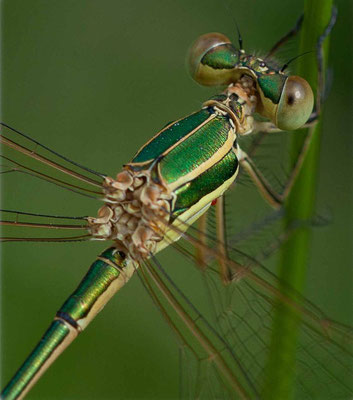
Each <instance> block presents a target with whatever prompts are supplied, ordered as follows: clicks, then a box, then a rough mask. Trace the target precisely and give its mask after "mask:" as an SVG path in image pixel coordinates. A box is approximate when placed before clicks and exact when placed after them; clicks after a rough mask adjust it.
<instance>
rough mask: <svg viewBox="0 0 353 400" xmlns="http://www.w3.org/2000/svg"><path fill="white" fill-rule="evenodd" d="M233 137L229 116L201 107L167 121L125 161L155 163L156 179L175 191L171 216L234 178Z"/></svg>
mask: <svg viewBox="0 0 353 400" xmlns="http://www.w3.org/2000/svg"><path fill="white" fill-rule="evenodd" d="M225 98H226V96H225V95H222V96H218V97H215V98H214V99H216V100H218V101H220V102H221V101H224V99H225ZM236 105H237V106H239V104H238V103H236V102H234V107H233V108H232V111H233V112H234V111H237V110H236ZM239 107H240V106H239ZM235 139H236V136H235V129H234V124H233V123H232V122H231V120H230V116H229V115H222V114H221V113H219V112H217V111H215V110H214V108H212V107H205V108H203V109H202V110H200V111H197V112H195V113H193V114H191V115H190V116H188V117H186V118H183V119H180V120H178V121H175V122H173V123H171V124H168V125H167V126H166V127H165V128H164V129H162V130H161V131H160V132H159V133H158V134H157V135H156V136H155V137H154V138H153V139H152V140H151V141H149V142H148V143H147V144H146V145H145V146H143V147H142V148H141V150H140V151H139V152H138V153H137V154H136V155H135V157H134V158H133V159H132V161H131V163H129V164H128V165H129V167H131V168H132V169H134V170H141V169H146V168H150V166H152V165H153V167H154V168H155V167H157V169H158V173H156V174H155V175H154V179H155V180H156V183H160V182H161V181H162V182H163V184H164V185H167V186H168V187H171V188H172V190H173V191H174V193H175V194H176V200H175V203H174V204H173V206H172V216H171V218H172V220H173V219H175V218H176V217H177V216H180V215H181V214H182V213H183V212H184V211H186V210H189V209H190V208H191V207H192V206H194V205H195V204H196V203H198V202H200V201H201V200H202V199H204V198H205V196H207V195H209V194H210V193H212V192H214V191H216V190H217V189H218V188H220V187H222V185H224V183H225V182H229V184H230V183H231V182H232V181H233V180H234V179H235V176H236V174H237V171H238V160H237V157H236V154H235V152H236V147H234V146H233V144H234V142H235ZM210 159H211V160H212V161H211V162H209V160H210ZM211 200H213V199H211ZM211 200H210V201H211Z"/></svg>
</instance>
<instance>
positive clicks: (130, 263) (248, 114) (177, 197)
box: [1, 34, 313, 400]
mask: <svg viewBox="0 0 353 400" xmlns="http://www.w3.org/2000/svg"><path fill="white" fill-rule="evenodd" d="M205 45H206V46H205ZM190 69H191V73H192V76H193V78H194V79H195V80H197V81H198V82H199V83H202V84H205V85H229V86H228V88H227V89H226V90H225V92H223V93H222V94H219V95H216V96H214V97H213V98H212V99H210V100H209V101H207V102H206V103H205V104H204V106H203V108H202V109H201V110H199V111H197V112H195V113H193V114H191V115H189V116H187V117H185V118H182V119H180V120H177V121H175V122H172V123H170V124H168V125H167V126H166V127H165V128H163V129H162V130H161V131H160V132H158V133H157V134H156V135H155V136H154V137H153V138H152V139H151V140H150V141H149V142H147V143H146V144H145V145H144V146H143V147H142V148H141V149H140V150H139V151H138V152H137V154H136V155H135V156H134V158H133V159H132V161H131V162H130V163H128V164H126V165H125V166H124V171H123V173H122V175H120V176H121V177H124V179H125V178H126V179H125V182H123V179H122V180H121V181H119V179H117V180H115V181H114V180H113V179H111V178H109V179H110V180H109V182H110V184H111V187H114V185H115V187H116V188H117V189H118V190H120V192H119V193H120V194H121V193H123V195H124V198H123V200H120V199H119V198H118V196H116V198H113V197H111V198H109V196H108V195H107V194H106V196H105V198H104V200H105V202H106V203H107V204H108V205H106V206H104V207H105V209H104V210H103V211H106V212H107V214H104V213H103V212H102V215H99V216H98V218H96V219H94V221H95V222H94V223H97V224H98V222H97V221H99V223H101V222H102V224H103V225H104V224H105V225H104V227H107V230H106V231H105V230H104V229H103V230H102V231H99V233H100V234H101V233H102V232H103V234H104V233H105V232H107V236H104V235H103V234H102V236H101V237H100V239H101V240H102V239H104V238H106V239H107V238H109V239H111V240H114V242H115V247H114V248H111V249H108V250H106V251H105V252H104V253H102V255H101V256H100V257H99V259H98V260H97V261H96V262H95V263H93V265H92V266H91V269H90V270H89V272H88V273H87V275H86V276H85V277H84V279H83V280H82V282H81V283H80V285H79V286H78V288H77V289H76V291H75V292H74V293H73V294H72V295H71V296H70V297H69V298H68V300H67V301H66V302H65V303H64V305H63V306H62V308H61V309H60V310H59V312H58V313H57V315H56V317H55V319H54V321H53V323H52V325H51V326H50V327H49V329H48V330H47V332H46V333H45V335H44V336H43V338H42V340H41V341H40V342H39V344H38V345H37V347H36V348H35V349H34V351H33V352H32V353H31V354H30V356H29V357H28V359H27V360H26V361H25V363H24V364H23V365H22V367H21V368H20V369H19V370H18V372H17V373H16V375H15V376H14V378H13V379H12V380H11V381H10V383H9V384H8V386H7V387H6V388H5V389H4V390H3V392H2V394H1V399H3V400H10V399H11V400H12V399H19V398H22V397H23V396H24V395H25V394H26V393H27V392H28V390H29V389H30V388H31V386H33V384H34V383H35V382H36V381H37V380H38V378H39V377H40V376H41V375H42V373H43V372H44V371H45V370H46V369H47V368H48V366H49V365H50V364H51V363H52V362H53V361H54V360H55V358H56V357H57V356H58V355H59V354H60V353H61V352H62V351H63V350H64V349H65V348H66V347H67V346H68V345H69V344H70V343H71V342H72V340H74V339H75V338H76V337H77V335H78V334H79V333H80V332H81V331H82V330H83V329H84V328H85V327H86V326H87V325H88V324H89V322H90V321H91V320H92V319H93V318H94V317H95V315H96V314H97V313H98V312H99V311H100V310H101V309H102V308H103V307H104V305H105V304H106V303H107V302H108V301H109V299H110V298H111V297H112V296H113V295H114V294H115V293H116V292H117V291H118V290H119V289H120V288H121V287H122V286H123V285H124V284H125V283H126V282H127V281H128V280H129V279H130V277H131V276H132V275H133V273H134V271H135V270H136V268H137V267H138V263H139V261H141V260H142V261H143V258H141V259H139V258H138V257H136V256H135V254H133V252H131V251H129V250H128V249H129V246H128V244H129V243H126V240H125V238H126V237H128V238H129V240H130V239H131V240H130V242H131V243H132V244H133V245H135V242H134V240H135V239H136V237H137V236H138V238H139V239H141V238H144V237H146V236H147V234H150V233H151V232H153V233H154V231H153V229H155V231H157V230H158V229H159V228H160V227H159V226H158V223H160V224H164V229H160V231H161V232H162V234H160V231H159V232H158V233H159V234H160V235H159V236H158V237H157V239H153V233H152V235H150V238H151V237H152V239H151V240H155V244H156V246H155V247H154V248H153V253H154V254H155V253H157V252H158V251H160V250H162V249H163V248H164V247H166V246H168V245H169V244H170V243H171V242H173V241H175V240H178V239H179V238H180V236H181V234H182V233H183V232H185V231H186V230H187V228H188V227H189V226H190V224H192V223H193V222H194V221H195V220H197V219H198V218H199V217H200V216H201V215H202V214H204V213H205V212H206V211H207V209H208V208H209V207H210V206H211V204H212V202H213V201H214V200H216V199H217V198H219V197H221V196H222V195H223V193H224V192H225V191H226V190H227V189H228V188H229V187H230V185H231V184H232V183H233V182H234V180H235V178H236V176H237V173H238V168H239V163H240V162H241V161H243V163H244V153H243V159H241V149H239V147H238V144H237V135H238V134H239V135H241V134H248V133H251V132H252V131H253V129H254V119H253V117H252V114H253V113H254V112H255V111H257V112H258V113H260V114H262V116H264V117H268V118H269V119H270V120H271V121H272V122H273V123H274V124H275V125H277V127H278V128H280V129H287V128H288V129H289V128H291V129H295V127H299V126H300V125H302V124H303V123H305V122H306V120H307V118H308V116H309V115H310V113H311V111H312V103H313V100H312V92H311V89H310V87H309V88H308V87H307V86H308V84H306V85H307V86H305V85H303V82H301V81H300V79H301V78H299V80H298V77H288V76H286V75H284V74H283V73H282V72H281V71H277V70H275V69H272V68H270V67H268V66H267V65H266V63H265V62H264V61H263V60H261V59H259V58H257V57H255V56H251V55H246V54H245V52H244V51H243V50H237V49H235V48H234V46H233V45H232V44H231V43H230V41H229V39H227V38H226V37H225V36H224V35H221V34H210V35H205V36H202V37H201V38H200V39H199V41H197V42H196V44H195V45H194V47H193V48H192V54H191V57H190ZM292 78H295V79H292ZM298 82H299V83H298ZM295 85H297V86H295ZM287 87H289V89H290V90H289V91H288V90H287V89H286V88H287ZM293 87H294V91H296V92H295V93H296V94H298V96H297V98H296V99H295V102H292V101H289V100H292V99H291V98H290V96H292V92H293V90H292V89H293ZM305 96H306V98H305ZM288 99H289V100H288ZM303 102H305V106H306V107H302V105H303ZM293 104H294V111H293V110H292V109H293V107H292V106H293ZM291 107H292V108H291ZM245 165H246V166H247V167H248V169H250V168H251V165H250V164H249V163H248V164H245ZM130 172H131V174H130ZM252 172H253V176H254V177H255V179H254V180H255V182H258V181H259V175H258V174H256V171H252ZM124 173H125V174H124ZM129 174H130V175H129ZM139 174H140V175H139ZM118 176H119V175H118ZM139 176H140V177H141V179H140V180H141V182H138V179H139ZM105 178H108V177H105ZM129 179H130V180H131V182H128V181H129ZM134 179H135V181H134ZM151 182H152V184H151ZM134 184H135V186H133V185H134ZM147 184H148V185H149V186H145V187H144V186H143V185H147ZM124 185H126V187H125V189H124V190H125V192H121V191H122V190H123V189H122V187H124ZM102 187H104V188H105V186H104V184H102ZM155 187H159V188H160V189H161V190H160V191H159V192H158V193H163V195H165V197H164V198H162V197H160V198H157V200H160V201H162V200H163V201H168V202H169V203H168V207H165V208H163V209H162V208H160V209H159V210H157V213H156V214H153V212H152V210H155V209H156V207H155V208H154V209H153V208H152V207H151V208H150V209H147V212H146V213H145V214H149V216H150V215H152V216H157V219H158V217H159V216H160V215H161V214H163V213H164V215H165V214H166V213H167V219H166V220H163V221H159V220H156V221H155V220H147V222H148V223H150V225H149V226H148V227H147V228H146V226H142V225H141V226H140V225H138V224H140V223H144V224H145V225H146V220H144V218H145V215H143V212H140V211H141V210H142V211H146V208H143V207H145V204H146V203H144V199H145V200H146V199H147V200H148V201H149V200H151V199H153V193H152V195H150V197H148V195H145V197H144V198H143V197H142V195H141V196H140V197H137V198H136V199H135V198H130V199H127V196H128V195H131V196H133V195H134V193H139V194H138V195H140V193H143V190H144V188H145V189H146V188H147V189H150V190H151V191H152V192H153V190H152V189H155ZM263 187H264V188H265V185H263ZM162 189H163V190H162ZM139 191H140V192H139ZM146 192H147V190H146ZM126 193H128V194H126ZM167 195H168V197H167ZM136 196H137V194H136ZM166 199H167V200H166ZM119 201H120V203H119ZM134 201H135V202H137V203H139V206H140V205H141V204H142V206H141V209H139V218H140V220H139V221H137V222H136V220H134V218H135V214H134V212H135V211H134V204H136V203H134ZM128 202H130V203H129V205H130V206H131V210H130V211H131V212H130V214H124V216H126V217H127V218H126V220H127V221H130V222H131V221H132V223H131V226H133V227H132V228H131V229H132V231H131V232H133V233H131V234H130V233H129V235H130V236H125V237H124V239H121V238H119V235H120V234H121V235H123V233H121V232H119V231H118V232H116V231H114V229H110V228H111V225H112V222H111V218H112V217H113V220H114V223H116V224H118V222H119V218H120V216H121V214H119V215H117V214H116V210H117V209H119V210H123V208H124V206H126V204H127V203H128ZM151 202H152V200H151ZM157 204H158V202H157V201H156V202H155V203H153V204H152V205H153V206H156V205H157ZM163 204H165V203H163ZM102 208H103V207H102ZM167 208H168V210H167ZM150 211H151V212H150ZM158 211H160V213H158ZM122 212H126V210H125V209H124V210H123V211H122ZM165 221H166V222H165ZM127 223H128V222H127ZM127 223H126V224H127ZM109 224H110V225H109ZM117 226H118V225H115V230H117V228H116V227H117ZM136 226H137V227H138V228H141V229H140V231H139V232H138V229H137V228H136ZM156 226H157V228H158V229H156ZM123 227H124V228H125V226H123ZM126 227H128V228H129V229H130V226H128V225H126ZM133 229H136V230H135V231H134V230H133ZM89 232H90V234H91V235H92V236H93V237H94V235H93V233H92V231H89ZM112 232H113V234H114V235H115V236H109V235H110V234H111V233H112ZM136 233H139V235H137V236H136V235H135V234H136ZM124 234H125V233H124ZM162 235H164V237H162ZM96 237H99V235H97V236H96ZM123 240H125V242H123ZM133 242H134V243H133ZM136 242H137V244H136V249H139V247H138V246H141V247H143V245H144V243H143V240H142V239H141V240H140V242H138V241H137V240H136ZM219 242H220V243H221V244H222V242H224V241H223V240H222V237H220V238H219ZM146 243H147V239H146ZM145 250H146V248H145ZM149 251H150V250H149V248H147V251H146V252H145V256H144V257H145V259H146V258H148V257H150V256H151V254H150V253H149ZM141 254H142V253H141ZM224 254H225V252H224V249H222V246H220V248H219V253H218V255H219V257H218V258H219V259H220V260H221V262H220V264H222V263H223V264H224V260H225V259H224V258H223V259H222V257H223V255H224ZM186 320H187V318H185V319H184V321H186ZM186 325H187V323H186ZM188 327H189V329H190V331H192V333H193V334H194V335H196V336H197V338H198V340H199V341H200V343H202V345H203V346H204V348H205V350H206V351H207V353H208V355H209V357H210V359H212V358H214V360H215V363H216V364H217V367H218V368H219V371H221V374H223V377H224V378H225V379H226V380H227V381H228V383H230V386H232V388H233V389H234V390H235V391H237V393H238V394H240V395H241V397H244V398H245V397H248V396H247V395H246V394H245V392H246V391H245V390H244V388H243V387H242V385H241V384H239V382H238V380H237V378H236V377H235V376H234V375H233V372H232V371H231V368H229V367H228V365H227V363H226V362H225V361H224V360H223V359H222V357H220V355H219V354H218V353H217V352H216V351H215V350H214V349H213V347H212V345H210V344H209V343H208V342H207V340H206V339H205V338H204V337H203V335H202V333H200V332H198V333H197V334H196V333H195V327H194V325H193V323H192V321H191V322H190V323H189V326H188ZM250 397H251V396H250Z"/></svg>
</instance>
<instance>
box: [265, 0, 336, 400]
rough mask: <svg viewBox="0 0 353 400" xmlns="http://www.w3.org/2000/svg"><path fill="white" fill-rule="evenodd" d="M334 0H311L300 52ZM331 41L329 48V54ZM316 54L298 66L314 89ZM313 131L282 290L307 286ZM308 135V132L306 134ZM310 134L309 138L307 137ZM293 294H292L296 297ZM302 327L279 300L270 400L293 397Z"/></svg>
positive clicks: (295, 195) (282, 263) (312, 42)
mask: <svg viewBox="0 0 353 400" xmlns="http://www.w3.org/2000/svg"><path fill="white" fill-rule="evenodd" d="M331 8H332V1H331V0H329V1H327V0H325V1H322V0H307V1H306V2H305V8H304V22H303V27H302V30H301V35H300V49H299V54H302V53H304V52H307V51H308V50H313V49H316V43H317V39H318V37H319V36H320V35H321V34H322V32H323V31H324V30H325V28H326V26H327V24H328V22H329V20H330V17H331ZM327 46H328V43H327V40H326V43H325V46H324V54H325V58H326V57H327ZM315 60H316V57H315V56H314V54H313V55H312V56H304V57H301V58H300V60H299V62H298V64H299V66H298V75H299V76H302V77H304V78H305V79H306V80H307V81H308V82H309V84H310V85H311V87H312V88H313V90H314V93H315V90H316V87H317V63H316V62H315ZM312 129H314V130H315V131H314V133H313V139H312V141H311V144H310V148H309V150H308V153H307V154H306V158H305V161H304V164H303V166H302V169H301V171H300V173H299V175H298V177H297V180H296V182H295V184H294V187H293V189H292V191H291V193H290V196H289V197H288V199H287V202H286V204H285V210H286V217H285V228H286V229H288V228H289V227H291V226H292V225H293V223H296V224H299V228H297V229H296V230H295V232H294V233H293V234H292V235H291V237H290V239H289V240H288V241H287V242H286V243H285V244H284V246H283V248H282V250H281V253H280V260H279V272H278V274H279V278H280V281H281V282H283V284H282V287H281V290H282V291H283V290H285V287H284V285H285V284H286V283H287V284H289V285H290V286H291V287H292V288H294V289H295V290H296V291H297V292H299V293H300V292H302V291H303V289H304V286H305V277H306V269H307V264H308V259H309V253H310V242H311V235H310V227H309V226H308V225H310V223H306V222H308V221H310V220H311V219H312V217H313V213H314V206H315V192H316V181H317V169H318V162H319V152H320V123H318V124H317V125H316V126H315V128H312ZM306 133H307V132H306ZM304 137H305V136H304ZM304 137H303V136H302V135H294V137H293V141H292V144H291V160H292V165H293V164H294V160H295V159H296V158H297V156H298V152H299V150H300V149H301V147H302V144H303V139H304ZM291 296H292V297H293V295H291ZM299 328H300V317H299V315H297V314H296V313H295V312H294V310H293V309H291V308H290V307H289V306H288V305H285V304H278V306H277V307H276V312H275V315H274V322H273V333H272V337H271V347H270V355H269V361H268V364H267V368H266V380H265V384H264V391H263V397H264V398H265V399H271V400H277V399H278V400H279V399H280V400H283V399H290V398H292V397H293V396H294V390H295V370H296V361H297V360H296V350H297V340H298V335H299Z"/></svg>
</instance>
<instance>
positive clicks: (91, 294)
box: [1, 247, 135, 400]
mask: <svg viewBox="0 0 353 400" xmlns="http://www.w3.org/2000/svg"><path fill="white" fill-rule="evenodd" d="M134 271H135V268H134V266H133V264H132V262H131V260H130V261H127V260H125V255H124V254H123V253H122V252H120V251H118V250H117V249H116V248H115V247H111V248H109V249H107V250H105V251H104V252H103V253H102V254H101V255H100V257H99V258H98V259H97V260H96V261H95V262H94V263H93V264H92V266H91V268H90V269H89V271H88V272H87V274H86V276H85V277H84V278H83V279H82V281H81V283H80V284H79V286H78V287H77V289H76V290H75V291H74V292H73V293H72V294H71V296H70V297H69V298H68V299H67V300H66V302H65V303H64V304H63V305H62V307H61V308H60V309H59V311H58V312H57V314H56V317H55V319H54V321H53V322H52V324H51V325H50V327H49V328H48V330H47V331H46V332H45V334H44V335H43V337H42V339H41V340H40V342H39V343H38V345H37V347H36V348H35V349H34V350H33V351H32V353H31V354H30V355H29V356H28V358H27V359H26V361H25V362H24V363H23V365H22V366H21V367H20V368H19V370H18V371H17V373H16V375H15V376H14V377H13V379H12V380H11V381H10V383H9V384H8V385H7V386H6V387H5V388H4V390H3V391H2V393H1V399H6V400H13V399H18V398H21V397H23V396H25V395H26V393H27V392H28V391H29V389H30V388H31V386H32V385H33V384H34V383H35V382H36V381H37V379H38V378H39V377H40V376H41V374H42V373H43V372H44V370H41V369H42V367H43V365H46V363H49V364H51V363H52V362H53V361H54V360H55V358H56V357H57V356H58V355H59V354H60V353H61V352H62V350H63V349H65V348H66V347H67V346H68V345H69V344H70V343H71V342H72V341H73V340H74V339H75V338H76V337H77V335H78V334H79V333H80V332H81V331H82V330H83V329H84V328H85V326H86V325H87V324H88V323H89V321H90V319H91V318H93V317H94V315H95V314H96V312H97V309H98V311H100V309H101V308H102V307H103V306H104V304H105V303H106V302H107V301H108V300H109V298H110V297H112V296H113V295H114V294H115V293H116V292H117V290H119V289H120V287H121V286H123V285H124V284H125V283H126V282H127V281H128V280H129V278H130V277H131V276H132V274H133V273H134ZM104 297H105V298H104ZM107 297H108V299H107ZM102 300H104V303H102ZM92 313H95V314H94V315H93V316H91V315H92Z"/></svg>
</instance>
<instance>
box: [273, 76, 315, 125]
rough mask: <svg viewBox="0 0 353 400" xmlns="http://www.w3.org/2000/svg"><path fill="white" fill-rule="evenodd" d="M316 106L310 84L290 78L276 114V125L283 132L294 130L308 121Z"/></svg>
mask: <svg viewBox="0 0 353 400" xmlns="http://www.w3.org/2000/svg"><path fill="white" fill-rule="evenodd" d="M313 106H314V95H313V91H312V90H311V87H310V85H309V84H308V82H307V81H306V80H305V79H303V78H301V77H299V76H290V77H288V79H287V80H286V83H285V85H284V87H283V91H282V94H281V98H280V100H279V104H278V108H277V112H276V122H275V123H276V125H277V127H278V128H280V129H282V130H288V131H291V130H294V129H298V128H300V127H301V126H303V125H304V124H305V123H306V121H307V120H308V118H309V116H310V114H311V112H312V110H313Z"/></svg>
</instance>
